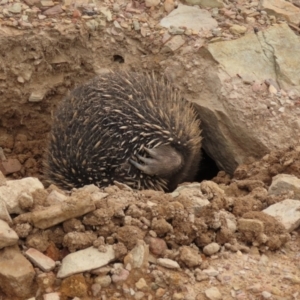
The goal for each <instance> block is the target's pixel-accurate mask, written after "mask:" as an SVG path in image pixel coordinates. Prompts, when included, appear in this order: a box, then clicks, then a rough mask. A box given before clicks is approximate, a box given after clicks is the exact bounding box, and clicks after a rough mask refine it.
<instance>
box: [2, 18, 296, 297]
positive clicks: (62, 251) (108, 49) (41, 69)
mask: <svg viewBox="0 0 300 300" xmlns="http://www.w3.org/2000/svg"><path fill="white" fill-rule="evenodd" d="M150 15H151V14H150ZM153 15H155V14H154V13H153ZM77 25H78V24H75V25H74V24H73V23H71V24H60V23H59V22H58V23H57V24H56V25H55V26H50V25H49V27H48V28H47V27H39V26H37V27H36V28H34V30H33V32H32V31H30V32H29V31H26V30H25V31H22V30H19V29H16V28H12V27H5V26H2V27H0V54H1V55H0V93H1V107H0V147H2V148H3V149H4V153H5V155H6V157H8V158H17V159H18V160H19V161H20V163H21V164H22V168H21V171H20V172H17V173H14V174H12V175H11V177H12V178H21V177H24V176H37V177H39V178H41V179H42V156H43V151H44V147H45V143H46V135H47V133H48V132H49V129H50V126H51V114H52V111H53V110H54V109H55V107H56V104H57V103H58V101H60V100H61V98H62V97H63V95H65V94H66V93H67V92H68V90H69V89H71V88H72V87H74V85H76V84H79V83H81V82H83V81H86V80H88V79H89V78H91V77H93V76H94V75H95V74H97V73H101V72H102V71H104V70H105V69H107V68H127V69H131V70H154V71H158V72H161V68H162V67H163V63H162V62H164V60H166V58H167V57H168V56H169V54H168V53H161V52H159V51H158V49H159V46H158V44H159V42H158V41H160V39H161V34H157V35H156V34H152V35H149V36H147V37H146V38H143V37H142V36H141V35H138V34H136V33H135V32H127V36H126V39H124V38H120V37H119V36H118V35H116V36H114V37H112V36H111V35H110V34H107V33H106V32H105V31H103V34H98V33H97V34H96V33H95V32H91V31H89V29H88V28H87V27H86V26H84V22H83V23H82V24H81V23H80V24H79V25H80V26H77ZM81 25H82V26H81ZM258 27H259V28H260V27H261V25H259V26H258ZM33 33H34V34H33ZM196 42H197V41H196V38H195V37H193V36H191V37H190V39H189V41H188V42H187V43H188V46H190V45H191V46H192V47H194V45H195V44H196ZM201 42H203V41H202V40H201ZM190 58H191V56H189V54H185V57H184V59H185V60H186V61H189V59H190ZM203 68H204V67H203ZM20 77H22V78H23V79H24V80H25V81H24V82H20V81H21V80H20ZM184 92H186V93H189V90H188V88H187V89H186V91H184ZM32 93H35V94H37V95H42V98H43V99H42V101H41V100H39V101H37V102H31V101H28V99H30V96H31V95H32ZM249 161H250V162H249V164H245V165H242V166H239V167H238V168H237V170H236V171H235V174H234V176H233V178H230V177H229V176H228V175H226V174H225V173H223V172H220V173H219V175H218V176H217V177H215V178H214V179H213V181H214V182H215V183H217V184H218V185H219V186H217V185H213V184H212V183H209V184H206V183H205V182H204V183H203V184H202V186H201V191H202V193H203V194H205V195H208V197H209V199H210V205H209V206H208V207H206V208H205V209H203V210H201V211H200V212H195V211H194V207H193V203H192V202H191V200H190V198H189V197H188V195H183V196H178V197H177V198H173V197H171V196H170V195H166V194H162V193H158V192H153V191H145V192H132V191H130V192H126V191H125V192H124V191H123V190H119V189H118V188H115V189H114V188H108V189H106V190H105V192H107V193H109V194H110V195H109V197H108V199H106V200H105V201H102V202H99V203H98V206H97V210H95V211H94V212H91V213H89V214H88V215H87V216H85V217H84V218H78V219H77V220H71V221H66V222H64V223H63V224H61V225H59V226H56V227H54V228H51V229H48V230H38V229H34V230H32V228H29V227H28V226H27V225H22V224H28V223H27V221H28V220H26V219H25V220H24V219H22V216H20V217H19V218H18V217H17V218H15V220H14V227H13V228H14V230H15V231H16V232H17V233H18V235H19V236H20V237H21V240H20V246H21V248H22V247H24V249H26V248H27V247H34V248H36V249H38V250H40V251H41V252H43V253H46V254H47V255H48V256H49V257H52V258H53V259H54V260H61V259H62V258H63V257H64V256H66V255H67V254H68V253H69V252H72V251H75V250H78V249H82V248H86V247H88V246H90V245H91V244H92V243H93V241H94V237H95V235H96V236H97V237H99V236H102V237H104V239H106V242H108V241H109V242H110V243H122V244H123V245H124V246H125V250H124V249H123V250H124V251H123V252H122V247H121V249H120V254H119V261H121V262H122V261H123V259H124V256H125V254H126V253H127V251H129V250H131V249H132V248H133V246H134V244H135V242H136V239H137V238H138V237H139V238H140V239H144V240H145V241H146V242H147V243H149V244H150V245H151V239H153V238H155V236H156V237H157V238H159V240H155V241H156V245H154V249H153V248H152V254H153V251H154V252H155V251H156V252H155V254H156V255H157V256H158V257H166V258H171V259H174V260H176V261H178V262H179V263H180V265H181V267H182V269H181V270H180V271H172V270H168V269H165V268H163V267H161V266H157V265H155V264H154V266H155V267H149V269H148V270H147V271H145V272H142V271H132V272H130V276H129V277H128V279H127V281H126V283H124V284H123V283H122V284H111V285H110V286H109V287H107V288H104V289H102V291H101V293H102V294H101V295H102V296H103V298H101V299H136V298H132V297H131V296H129V295H128V294H126V291H127V290H128V289H129V288H133V289H136V282H137V281H138V280H139V279H140V278H141V277H142V278H144V279H145V280H146V282H147V284H148V286H149V287H150V286H151V284H153V283H156V286H155V287H154V288H149V290H148V289H147V290H145V291H144V294H145V296H144V298H141V299H174V300H176V299H177V300H180V299H187V300H188V299H191V300H192V299H196V300H201V299H208V298H207V297H206V296H205V295H204V291H205V290H207V289H208V288H210V287H212V286H216V287H217V288H218V289H219V291H220V292H221V294H222V298H221V299H282V300H283V299H291V300H294V299H300V294H299V291H300V279H299V277H300V276H299V274H300V235H299V233H300V231H299V229H298V230H297V231H296V232H293V233H292V234H291V239H290V240H289V238H288V235H287V233H286V232H285V230H284V229H283V227H282V225H281V224H280V223H279V222H277V221H276V220H275V219H274V218H271V217H267V216H266V215H264V214H262V213H261V210H263V209H264V208H266V207H268V206H269V205H271V204H273V203H276V202H278V201H281V200H283V199H286V198H287V195H281V196H277V197H274V196H269V195H268V194H267V190H266V189H267V188H268V186H269V185H270V183H271V178H272V177H273V176H275V175H276V174H280V173H287V174H293V175H295V176H297V177H299V178H300V155H299V152H298V151H295V150H294V149H290V150H289V151H282V152H274V153H271V154H268V155H266V156H265V157H264V158H263V159H262V160H261V161H252V160H251V158H250V159H249ZM52 188H53V187H52ZM50 190H51V187H50V188H49V189H48V191H44V190H41V191H40V192H39V193H37V194H35V195H33V196H34V201H35V206H34V207H33V208H31V209H30V211H34V210H39V209H41V208H42V207H47V206H49V205H50V203H47V196H48V192H49V191H50ZM122 201H125V202H126V203H127V204H126V205H125V207H126V209H124V208H123V206H122V205H121V207H122V208H120V207H117V204H118V203H122ZM149 201H150V202H152V203H155V204H156V205H155V206H154V207H152V208H151V207H149V206H148V205H147V202H149ZM112 203H115V205H112ZM221 210H222V211H228V212H231V213H233V214H234V216H235V217H236V218H240V217H243V218H244V219H248V218H249V219H259V220H261V221H262V222H263V223H264V224H265V228H266V231H265V234H266V235H267V236H268V237H270V240H269V242H267V243H263V242H262V241H259V240H258V239H257V236H255V235H251V234H245V233H243V232H240V231H237V232H236V233H234V234H233V233H232V232H230V231H229V230H228V228H227V225H226V224H225V223H222V222H223V220H222V218H221V219H220V220H219V221H220V226H219V227H218V226H216V225H215V222H216V215H218V213H219V211H221ZM191 211H193V215H194V217H195V219H196V222H195V220H193V222H191V221H189V214H191ZM125 216H127V217H128V218H130V220H131V221H130V225H128V224H126V222H125ZM128 218H127V220H128ZM95 220H96V221H95ZM141 220H143V221H141ZM95 222H96V223H95ZM149 223H150V224H151V225H149ZM195 224H196V225H195ZM130 226H132V227H134V228H132V227H130ZM133 229H134V230H133ZM131 230H133V231H134V232H135V234H136V232H137V231H138V232H139V234H138V235H134V234H132V235H130V232H131ZM151 230H152V231H153V232H154V233H155V234H154V236H153V233H151V232H150V233H149V231H151ZM73 231H75V232H78V233H84V236H83V237H82V239H80V235H78V236H77V239H72V240H70V241H68V238H65V236H66V235H67V233H69V232H73ZM199 232H200V234H199ZM253 232H255V231H253ZM151 234H152V235H151ZM161 240H164V241H165V243H166V248H164V250H163V251H162V252H157V251H159V250H157V248H158V247H157V244H158V243H160V242H161ZM74 241H77V243H75V242H74ZM211 242H217V243H218V244H219V245H220V246H221V250H220V252H217V253H216V254H214V255H212V256H207V255H204V254H203V253H202V252H201V251H202V249H203V247H204V246H205V245H207V244H209V243H211ZM154 244H155V243H154ZM191 244H192V246H191ZM253 244H254V245H253ZM184 246H189V249H194V250H195V251H197V255H200V256H201V258H202V262H201V263H200V264H199V265H195V266H190V265H189V264H190V262H189V261H188V260H187V259H186V258H184V257H182V256H181V255H180V253H181V252H180V251H183V250H182V249H184V248H183V247H184ZM150 250H151V246H150ZM190 251H191V250H190ZM209 266H210V267H213V268H214V270H215V271H216V273H215V274H214V275H212V276H207V275H205V273H203V270H205V269H207V268H208V267H209ZM154 270H155V271H156V272H153V271H154ZM37 272H39V271H37ZM94 278H95V275H92V274H90V273H87V274H84V276H83V275H76V276H73V277H72V278H71V279H65V280H53V282H51V285H49V286H46V287H43V285H42V283H37V284H38V285H39V287H40V288H41V291H42V292H45V291H49V290H50V291H56V290H59V291H61V292H62V294H63V295H64V298H63V299H72V298H73V297H75V296H79V295H80V293H81V292H82V291H80V290H79V291H78V294H77V295H76V292H75V295H74V294H72V293H73V292H72V293H70V289H69V287H70V286H72V285H74V284H75V285H76V284H77V285H78V286H80V284H79V283H82V284H83V286H85V288H86V289H87V292H86V291H85V293H86V294H85V293H84V294H82V295H81V297H80V299H100V298H99V297H100V296H97V297H98V298H97V297H92V296H91V286H92V284H93V280H94ZM70 280H73V282H70ZM152 287H153V285H152ZM41 291H40V293H42V292H41ZM269 294H270V295H269ZM149 295H151V296H152V298H150V297H149ZM40 297H41V294H40ZM105 297H106V298H105ZM147 297H148V298H147ZM0 299H3V300H4V299H5V300H6V299H13V298H12V297H7V296H4V295H0Z"/></svg>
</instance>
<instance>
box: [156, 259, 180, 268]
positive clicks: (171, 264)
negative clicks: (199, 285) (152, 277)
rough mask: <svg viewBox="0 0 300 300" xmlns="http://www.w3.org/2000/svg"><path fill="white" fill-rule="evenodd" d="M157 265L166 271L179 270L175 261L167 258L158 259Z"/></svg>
mask: <svg viewBox="0 0 300 300" xmlns="http://www.w3.org/2000/svg"><path fill="white" fill-rule="evenodd" d="M157 264H158V265H160V266H162V267H165V268H168V269H179V268H180V266H179V264H178V263H177V262H176V261H175V260H172V259H169V258H158V259H157Z"/></svg>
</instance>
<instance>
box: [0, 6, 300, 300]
mask: <svg viewBox="0 0 300 300" xmlns="http://www.w3.org/2000/svg"><path fill="white" fill-rule="evenodd" d="M195 5H196V6H195ZM299 7H300V4H299V1H289V2H287V1H283V0H276V1H270V0H268V1H265V0H264V1H251V2H249V1H243V0H241V1H235V2H233V1H221V0H215V1H206V0H186V1H185V2H177V1H173V0H165V1H157V0H146V1H121V0H120V1H98V2H97V3H96V2H89V1H84V0H80V1H75V2H74V1H73V2H72V1H69V0H64V1H61V2H54V1H44V0H41V1H40V0H24V1H23V2H18V1H15V0H10V1H6V0H3V1H2V2H1V3H0V23H1V40H2V43H1V45H0V50H1V54H2V56H1V57H0V60H1V61H0V62H1V65H2V71H1V70H0V79H1V80H0V87H1V90H2V95H1V96H2V100H1V103H2V104H1V109H0V118H1V124H0V171H1V172H0V266H1V267H0V298H1V299H5V300H6V299H16V300H21V299H22V300H23V299H32V300H33V299H45V300H46V299H47V300H52V299H67V298H69V299H74V300H75V299H76V300H78V299H95V298H96V299H148V300H151V299H174V300H176V299H178V300H179V299H191V300H193V299H196V300H200V299H232V298H233V299H297V298H298V297H299V295H300V294H299V284H300V277H299V275H298V274H299V268H300V265H299V253H300V252H299V251H300V249H299V224H300V215H299V199H300V198H299V190H300V187H299V180H300V172H299V170H300V168H299V163H300V147H299V146H298V147H297V146H294V145H295V144H296V143H297V142H299V140H297V137H298V136H299V128H300V123H299V99H300V98H299V97H300V90H299V82H300V81H299V72H298V70H297V68H296V67H295V66H297V65H299V56H298V55H297V53H298V48H299V33H300V29H299V23H300V8H299ZM99 45H101V47H100V46H99ZM245 45H246V46H247V49H244V46H245ZM250 46H251V47H250ZM249 47H250V48H249ZM291 52H292V53H293V55H291ZM244 57H248V58H249V60H245V59H244ZM250 58H251V59H250ZM217 63H218V64H217ZM115 66H117V67H119V66H121V67H122V66H123V67H125V68H131V69H136V70H141V69H143V70H148V71H149V70H159V71H161V72H162V73H164V74H165V75H166V76H167V77H168V79H169V80H171V81H172V82H173V83H174V84H175V85H177V86H178V87H179V88H181V89H182V90H183V91H184V93H185V94H186V95H187V98H189V97H190V100H192V101H193V102H196V103H197V109H198V111H199V112H200V113H201V117H202V119H203V120H202V121H203V122H202V126H203V129H204V135H206V136H205V143H206V145H204V146H205V147H206V148H205V151H207V153H208V154H210V155H211V156H212V157H213V158H214V159H215V161H216V162H217V164H218V166H219V168H220V169H223V170H226V171H227V172H228V173H229V174H226V173H225V172H224V171H221V172H219V174H218V175H217V176H216V177H214V178H213V180H212V181H203V182H201V183H192V184H187V185H182V186H180V187H178V189H176V190H175V191H174V192H173V193H171V194H163V193H159V192H154V191H141V192H137V191H132V190H131V189H130V188H128V187H126V186H124V185H122V184H120V183H116V186H113V187H109V188H106V189H99V188H97V187H95V186H87V187H84V188H82V189H79V190H73V191H72V192H71V193H67V192H65V191H61V190H59V189H58V188H56V187H55V186H50V187H46V188H45V187H44V186H43V184H42V182H40V181H39V179H37V178H40V179H41V180H42V176H41V173H42V166H41V161H42V157H43V149H44V146H45V139H46V134H45V133H47V132H48V131H49V128H50V124H51V117H50V115H51V110H52V108H53V107H54V106H55V105H56V104H57V102H58V101H59V100H60V99H61V98H62V97H63V95H65V94H66V93H67V91H68V90H69V89H70V88H72V87H73V86H75V85H76V84H78V83H82V82H83V81H85V80H86V79H88V78H90V77H92V76H94V75H95V74H99V73H101V72H106V71H107V69H108V68H111V67H113V68H114V67H115ZM290 66H293V68H291V67H290ZM249 70H250V71H249ZM202 97H203V99H202ZM208 100H209V102H210V103H209V105H208V103H207V101H208ZM238 104H240V105H241V106H240V107H238ZM224 107H225V109H224ZM220 120H221V122H220ZM222 125H223V126H224V127H222ZM241 125H243V126H244V127H241ZM256 126H257V127H256ZM241 128H242V129H241ZM212 132H214V133H215V135H213V134H211V133H212ZM224 133H225V134H224ZM260 133H261V135H260ZM267 135H268V136H267ZM216 136H218V142H219V143H218V144H215V143H213V140H214V139H215V137H216ZM241 137H242V138H243V139H242V140H240V138H241ZM291 137H293V138H292V139H291ZM237 141H240V143H237ZM214 145H216V147H215V149H214V148H213V146H214ZM239 145H243V148H240V147H239ZM247 145H250V146H249V147H248V146H247ZM287 145H290V146H291V147H290V148H289V149H287V148H286V147H287ZM278 147H280V148H279V150H278V151H277V150H276V151H275V149H277V148H278ZM281 147H282V148H281ZM220 149H222V151H220ZM270 150H273V151H271V152H270ZM247 151H248V152H247ZM263 155H265V156H264V157H263V158H262V159H261V160H258V158H260V157H262V156H263ZM241 163H242V164H241ZM236 167H237V168H236ZM3 174H4V175H5V176H4V175H3ZM231 175H232V176H231ZM26 176H27V177H26ZM28 176H29V177H28ZM32 176H34V177H35V178H34V177H32ZM23 177H25V178H23ZM16 266H17V267H16Z"/></svg>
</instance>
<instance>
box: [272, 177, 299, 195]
mask: <svg viewBox="0 0 300 300" xmlns="http://www.w3.org/2000/svg"><path fill="white" fill-rule="evenodd" d="M289 191H293V192H294V197H293V198H294V199H299V200H300V179H299V178H298V177H296V176H294V175H290V174H278V175H276V176H274V177H273V178H272V184H271V185H270V187H269V190H268V192H269V194H270V195H280V194H282V193H287V192H289Z"/></svg>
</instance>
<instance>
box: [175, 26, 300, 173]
mask: <svg viewBox="0 0 300 300" xmlns="http://www.w3.org/2000/svg"><path fill="white" fill-rule="evenodd" d="M299 49H300V38H299V37H298V36H297V35H295V34H294V32H293V31H292V30H291V29H290V28H289V27H288V25H286V24H280V25H275V26H273V27H270V28H268V29H267V30H266V31H264V32H258V33H257V34H254V33H253V34H247V35H245V36H244V37H242V38H240V39H237V40H233V41H224V42H218V43H213V44H209V46H208V49H207V50H208V51H207V50H206V49H203V50H202V51H200V53H201V55H202V57H204V58H205V60H203V61H202V62H201V63H198V64H199V65H203V66H201V68H202V70H205V76H203V75H201V74H200V72H201V68H199V71H197V72H198V73H196V71H195V73H194V74H193V78H192V77H190V78H188V79H186V81H187V82H186V83H187V84H189V86H190V89H191V90H192V91H193V92H194V94H193V95H188V96H187V98H188V99H189V100H191V101H193V102H195V103H196V107H197V109H198V112H199V114H200V117H201V121H202V129H203V132H202V133H203V137H204V139H203V148H204V149H205V150H206V152H207V153H208V155H209V156H211V157H212V158H214V160H215V161H216V163H217V165H218V167H219V168H220V169H222V170H225V171H227V172H228V173H231V174H232V173H233V172H234V170H235V168H236V167H237V165H238V164H241V163H243V162H245V160H246V159H247V158H248V157H251V156H252V157H254V158H257V159H258V158H261V157H262V156H263V155H265V154H266V153H268V152H269V151H271V150H276V149H278V148H282V149H283V148H288V147H289V146H290V145H291V144H296V143H297V141H298V140H299V139H297V138H295V139H293V138H291V137H299V136H300V122H299V119H300V110H299V109H298V108H297V106H296V105H295V104H294V102H293V100H290V99H289V98H288V97H287V96H284V94H282V95H281V94H279V95H276V94H273V93H270V92H269V91H268V89H267V86H266V85H265V81H266V80H268V82H274V85H278V86H279V87H280V88H282V89H284V90H286V91H287V92H288V91H291V90H292V89H293V90H294V91H295V93H300V72H299V70H300V52H299ZM291 53H292V55H291ZM215 62H217V63H218V65H216V63H215ZM173 71H174V69H173ZM198 74H199V75H198ZM197 75H198V77H200V76H201V77H200V78H201V80H203V82H204V84H203V85H201V84H199V79H198V83H197V81H196V80H197ZM183 80H184V79H183ZM197 84H198V85H197ZM257 88H258V90H256V89H257ZM273 88H274V87H273ZM197 91H198V94H197V95H196V93H197ZM278 91H279V90H278Z"/></svg>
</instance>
